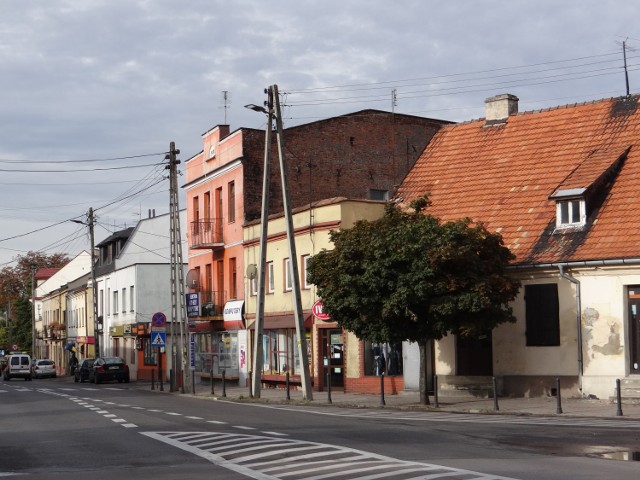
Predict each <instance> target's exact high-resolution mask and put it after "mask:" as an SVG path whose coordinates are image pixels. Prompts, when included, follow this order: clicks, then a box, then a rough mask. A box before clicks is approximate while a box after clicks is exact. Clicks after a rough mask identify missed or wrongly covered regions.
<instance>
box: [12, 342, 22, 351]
mask: <svg viewBox="0 0 640 480" xmlns="http://www.w3.org/2000/svg"><path fill="white" fill-rule="evenodd" d="M18 347H20V345H18V344H17V343H14V344H13V345H11V350H18Z"/></svg>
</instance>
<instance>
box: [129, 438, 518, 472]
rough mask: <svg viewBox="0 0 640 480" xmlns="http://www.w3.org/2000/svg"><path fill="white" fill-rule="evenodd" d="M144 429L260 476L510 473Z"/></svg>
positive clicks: (319, 446)
mask: <svg viewBox="0 0 640 480" xmlns="http://www.w3.org/2000/svg"><path fill="white" fill-rule="evenodd" d="M140 433H141V434H142V435H145V436H147V437H149V438H153V439H155V440H158V441H160V442H163V443H165V444H168V445H171V446H174V447H176V448H179V449H181V450H184V451H187V452H190V453H192V454H194V455H198V456H199V457H201V458H204V459H206V460H208V461H210V462H211V463H214V464H216V465H219V466H221V467H224V468H227V469H229V470H233V471H235V472H237V473H241V474H243V475H245V476H247V477H249V478H254V479H260V480H289V479H296V480H331V479H341V480H344V479H347V478H348V479H349V480H374V479H380V480H418V479H432V480H438V479H444V478H447V479H451V478H454V479H468V480H471V479H477V480H508V479H507V477H501V476H496V475H490V474H484V473H479V472H473V471H470V470H464V469H458V468H450V467H445V466H442V465H435V464H429V463H420V462H409V461H403V460H398V459H396V458H392V457H387V456H384V455H377V454H375V453H370V452H365V451H362V450H356V449H353V448H347V447H340V446H335V445H328V444H323V443H316V442H307V441H300V440H290V439H283V438H274V437H270V436H262V435H248V434H239V433H222V432H140ZM511 480H513V479H511Z"/></svg>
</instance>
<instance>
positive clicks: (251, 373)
mask: <svg viewBox="0 0 640 480" xmlns="http://www.w3.org/2000/svg"><path fill="white" fill-rule="evenodd" d="M252 377H253V372H251V370H249V398H253V378H252Z"/></svg>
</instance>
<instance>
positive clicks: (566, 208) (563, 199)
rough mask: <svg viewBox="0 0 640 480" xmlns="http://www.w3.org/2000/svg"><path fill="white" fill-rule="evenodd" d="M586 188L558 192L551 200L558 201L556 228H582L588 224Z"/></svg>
mask: <svg viewBox="0 0 640 480" xmlns="http://www.w3.org/2000/svg"><path fill="white" fill-rule="evenodd" d="M585 192H586V189H585V188H572V189H567V190H558V191H556V192H555V193H554V194H553V195H551V197H550V198H551V199H553V200H555V201H556V228H557V229H563V228H570V227H582V226H583V225H585V223H586V222H587V206H586V201H585V196H584V194H585Z"/></svg>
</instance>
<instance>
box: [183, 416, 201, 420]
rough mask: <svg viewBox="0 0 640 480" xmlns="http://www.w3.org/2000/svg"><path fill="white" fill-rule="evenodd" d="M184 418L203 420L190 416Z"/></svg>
mask: <svg viewBox="0 0 640 480" xmlns="http://www.w3.org/2000/svg"><path fill="white" fill-rule="evenodd" d="M184 418H189V419H191V420H204V418H202V417H192V416H188V417H184Z"/></svg>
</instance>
